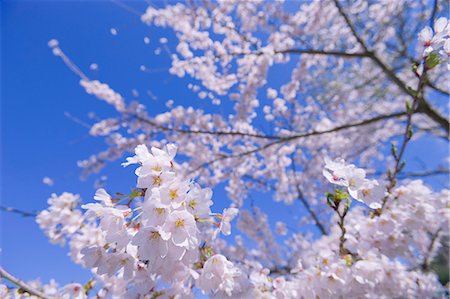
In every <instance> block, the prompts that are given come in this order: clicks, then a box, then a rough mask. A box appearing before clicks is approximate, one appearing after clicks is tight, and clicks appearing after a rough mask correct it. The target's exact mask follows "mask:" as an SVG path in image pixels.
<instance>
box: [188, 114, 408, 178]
mask: <svg viewBox="0 0 450 299" xmlns="http://www.w3.org/2000/svg"><path fill="white" fill-rule="evenodd" d="M404 115H406V112H396V113H392V114H386V115H379V116H376V117H373V118H370V119H365V120H362V121H359V122H356V123H350V124H345V125H342V126H338V127H335V128H332V129H329V130H324V131H315V130H313V131H311V132H307V133H302V134H297V135H292V136H287V137H282V136H279V137H278V139H277V140H275V141H273V142H269V143H267V144H265V145H263V146H260V147H257V148H255V149H253V150H250V151H246V152H241V153H237V154H233V155H223V156H221V157H220V158H217V159H215V160H211V161H209V162H206V163H203V164H202V165H201V166H199V167H197V168H196V169H194V170H193V172H197V171H198V170H199V169H201V168H203V167H206V166H209V165H212V164H214V163H216V162H218V161H221V160H226V159H230V158H239V157H243V156H247V155H250V154H254V153H256V152H259V151H262V150H265V149H267V148H269V147H272V146H274V145H277V144H280V143H283V142H288V141H292V140H296V139H301V138H305V137H310V136H319V135H323V134H328V133H334V132H338V131H342V130H345V129H350V128H356V127H360V126H365V125H369V124H372V123H376V122H378V121H381V120H385V119H389V118H395V117H400V116H404Z"/></svg>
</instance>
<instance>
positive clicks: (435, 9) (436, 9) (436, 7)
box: [430, 0, 438, 28]
mask: <svg viewBox="0 0 450 299" xmlns="http://www.w3.org/2000/svg"><path fill="white" fill-rule="evenodd" d="M437 11H438V0H434V3H433V10H432V11H431V16H430V27H431V28H433V25H434V19H435V18H436V13H437Z"/></svg>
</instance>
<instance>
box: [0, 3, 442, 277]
mask: <svg viewBox="0 0 450 299" xmlns="http://www.w3.org/2000/svg"><path fill="white" fill-rule="evenodd" d="M132 5H133V7H134V8H136V9H137V10H139V11H140V12H143V11H144V10H145V7H146V5H145V3H144V2H142V3H133V4H132ZM112 27H114V28H116V29H117V31H118V34H117V35H116V36H113V35H112V34H111V33H110V29H111V28H112ZM1 30H2V32H1V38H2V40H1V46H2V47H1V51H2V52H1V55H2V61H1V63H2V65H1V92H2V93H1V126H2V131H1V134H2V136H1V152H2V161H1V163H2V164H1V179H2V184H1V203H2V205H4V206H12V207H16V208H19V209H23V210H27V211H33V210H41V209H44V208H46V206H47V204H46V200H47V198H48V197H49V196H50V194H51V193H52V192H56V193H61V192H63V191H68V192H73V193H79V194H81V195H82V198H83V199H84V200H90V199H91V197H92V194H93V193H94V187H93V185H94V180H95V179H96V177H90V178H88V179H87V180H86V181H81V180H80V179H79V176H80V174H81V170H80V169H79V168H78V167H77V165H76V161H77V160H80V159H84V158H87V157H89V155H91V154H93V153H95V152H98V151H100V150H103V149H105V145H104V143H103V141H102V140H101V139H95V138H93V137H90V136H89V135H88V130H87V129H86V128H85V127H83V126H81V125H79V124H77V123H75V122H73V121H71V120H69V119H68V118H67V117H65V116H64V113H65V112H69V113H70V114H71V115H73V116H75V117H78V118H80V119H81V120H83V121H85V122H87V123H92V120H90V119H89V118H88V116H87V115H88V113H89V112H90V111H95V112H96V113H97V114H98V115H100V116H110V115H111V116H112V115H114V113H113V110H112V109H111V108H110V107H109V106H107V105H106V104H104V103H103V102H100V101H98V100H96V99H95V98H93V97H92V96H89V95H87V94H86V93H85V92H84V91H83V89H82V88H81V87H80V86H79V84H78V80H79V79H78V78H77V77H76V76H75V75H74V74H72V73H71V72H70V71H69V70H68V69H67V68H66V67H65V66H64V64H63V63H62V62H61V61H60V59H59V58H57V57H55V56H53V55H52V54H51V51H50V49H49V48H48V46H47V42H48V40H49V39H52V38H56V39H58V40H59V41H60V44H61V46H62V48H63V49H64V51H65V52H66V54H67V55H68V56H69V57H71V59H72V60H73V61H74V62H75V63H76V64H77V65H78V66H79V67H80V68H82V69H83V70H84V71H85V72H86V73H87V74H88V76H90V77H91V78H98V79H100V80H101V81H103V82H106V83H108V84H109V85H110V86H112V87H113V88H114V89H116V90H118V91H119V92H121V93H122V94H123V95H124V96H125V97H126V98H127V99H132V98H133V97H132V94H131V90H132V89H136V90H138V91H139V93H140V94H141V97H140V100H141V101H143V102H145V103H146V104H147V106H148V107H151V109H149V110H150V111H151V112H153V113H156V112H161V111H163V110H164V101H165V100H167V99H172V98H173V99H174V100H175V101H176V103H178V104H184V105H187V104H193V105H195V106H196V107H202V106H205V105H206V104H205V102H202V101H200V100H198V99H197V100H195V101H188V100H187V99H195V95H194V94H193V93H192V92H191V91H189V90H188V89H187V87H186V85H187V82H188V81H189V80H187V79H179V78H177V77H174V76H171V75H169V74H168V72H167V70H168V66H169V65H170V60H169V58H168V56H167V55H166V54H164V53H163V54H162V55H160V56H155V55H153V51H154V49H155V48H157V47H158V46H159V43H158V40H159V37H161V36H168V37H169V41H170V42H169V44H170V43H171V41H173V40H174V38H173V34H171V33H170V32H169V31H164V30H162V29H157V28H154V27H152V28H150V27H148V26H146V25H144V24H142V23H141V22H140V19H139V17H138V16H136V15H134V14H132V13H129V12H127V11H125V10H124V9H122V8H119V7H118V6H117V5H115V4H113V3H111V2H107V1H89V2H76V1H67V2H66V1H60V2H57V1H48V2H44V1H3V2H2V3H1ZM145 36H148V37H149V38H150V40H151V42H150V44H149V45H146V44H144V42H143V39H144V37H145ZM91 63H96V64H98V66H99V70H98V71H95V72H93V71H90V70H89V65H90V64H91ZM142 64H144V65H146V66H147V68H149V69H153V70H156V72H154V73H151V74H144V73H141V72H140V71H139V67H140V65H142ZM147 90H150V91H151V92H152V93H153V94H154V95H156V96H157V97H158V99H157V100H153V99H151V98H150V97H149V96H147V95H146V91H147ZM209 107H210V106H208V107H206V108H209ZM213 109H218V108H217V107H216V108H213ZM410 152H411V153H414V154H409V157H410V158H412V157H415V156H418V157H421V159H422V160H424V161H425V162H426V163H427V164H428V165H429V167H430V168H433V167H434V166H436V165H437V164H438V163H439V162H441V161H442V158H443V157H445V156H446V155H447V144H446V143H445V142H443V141H436V142H433V143H431V144H430V143H429V141H423V142H419V143H418V144H417V145H412V146H411V150H410ZM417 165H419V164H417ZM104 174H106V175H107V176H108V186H112V188H113V191H123V190H128V189H129V187H130V186H132V185H133V184H134V182H135V176H134V173H133V171H132V170H131V169H123V168H122V167H121V166H120V164H119V163H112V164H111V165H109V166H108V167H107V168H106V169H105V171H104ZM44 176H49V177H51V178H52V179H54V181H55V185H54V186H53V187H49V186H46V185H44V184H43V183H42V178H43V177H44ZM442 182H445V179H442V178H441V179H440V182H439V184H437V185H436V186H439V185H440V184H442ZM256 196H262V195H256ZM215 197H216V198H221V199H222V198H224V197H225V194H224V193H223V191H221V190H218V191H217V192H216V193H215ZM226 205H227V202H226V201H222V202H221V203H219V205H218V206H216V209H217V210H220V209H221V208H222V207H223V206H226ZM263 208H265V209H270V207H269V206H264V207H263ZM280 209H281V210H283V211H287V210H289V208H288V207H284V206H283V207H282V208H280ZM293 209H299V207H298V206H296V207H294V208H293ZM0 219H1V226H2V227H1V250H2V251H1V253H0V258H1V264H2V265H4V267H5V268H6V269H8V270H9V271H11V272H12V273H14V274H15V275H17V276H19V277H21V278H23V279H26V280H29V279H34V278H38V277H40V278H41V279H42V281H43V282H47V281H48V280H49V279H51V278H53V277H55V278H57V280H58V281H59V282H61V283H67V282H70V281H74V280H75V281H80V282H86V281H87V280H88V279H89V278H90V274H89V272H88V271H86V270H83V269H82V268H81V267H80V266H78V265H75V264H73V263H72V262H71V261H70V259H69V258H68V257H67V249H66V248H61V247H59V246H55V245H52V244H50V243H48V241H47V239H46V237H45V236H44V234H43V233H42V232H41V231H40V230H39V228H38V226H37V224H36V223H35V221H34V219H32V218H22V217H20V216H18V215H15V214H8V213H1V214H0Z"/></svg>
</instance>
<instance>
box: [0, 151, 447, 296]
mask: <svg viewBox="0 0 450 299" xmlns="http://www.w3.org/2000/svg"><path fill="white" fill-rule="evenodd" d="M175 154H176V147H175V146H174V145H172V144H169V145H167V146H166V147H165V149H164V150H161V149H158V148H151V150H150V151H149V150H148V148H147V147H146V146H145V145H140V146H138V147H136V150H135V156H133V157H130V158H127V161H126V162H125V163H123V164H122V165H123V166H128V165H130V164H138V165H139V167H138V168H137V169H136V175H137V176H138V180H137V188H136V189H135V190H134V191H133V192H132V193H131V194H130V195H128V196H125V195H122V194H118V195H117V197H114V196H111V195H110V194H108V193H107V192H106V190H105V189H98V190H97V192H96V193H95V196H94V199H95V203H88V204H85V205H82V206H81V207H82V208H83V209H84V210H85V213H84V214H82V213H81V212H80V210H79V209H77V204H79V197H78V196H76V195H73V194H70V193H64V194H62V195H61V196H59V197H57V196H56V195H52V197H51V198H50V199H49V201H48V203H49V205H50V207H49V208H48V209H47V210H44V211H42V212H41V213H40V214H39V215H38V217H37V222H38V223H39V225H40V226H41V228H42V229H43V230H44V232H45V233H46V234H47V236H48V237H49V238H50V240H51V241H52V242H55V243H60V244H61V243H62V242H63V241H64V239H68V240H69V245H70V249H71V256H72V258H73V260H74V261H75V262H77V263H80V264H82V265H83V266H84V267H86V268H88V269H90V270H91V271H92V273H93V275H94V277H95V280H94V281H95V282H96V283H98V285H99V287H98V288H94V287H95V283H93V281H89V282H88V283H87V284H85V285H82V284H79V283H72V284H69V285H66V286H64V287H62V288H59V289H58V287H57V285H56V283H55V282H51V283H50V284H49V285H40V284H36V283H34V282H32V285H33V286H34V287H35V288H36V289H39V290H40V291H42V292H44V293H45V294H46V295H48V296H49V298H64V299H65V298H77V299H82V298H88V294H89V297H91V295H92V293H93V292H94V297H95V298H109V297H111V298H144V297H145V296H146V295H147V296H148V295H150V296H153V297H154V298H194V297H195V292H196V291H199V290H201V291H202V292H203V293H204V294H208V295H211V296H212V297H213V298H315V297H320V298H336V297H363V296H365V297H367V298H395V297H401V296H405V295H406V296H407V297H408V298H441V297H442V296H444V289H443V287H442V286H441V285H440V283H439V282H438V281H437V279H436V276H435V275H434V274H431V273H429V272H424V271H422V269H423V268H424V267H427V265H428V263H429V262H430V261H431V260H432V259H433V257H434V254H435V253H436V252H437V250H438V249H439V243H438V242H437V241H436V240H439V239H440V238H441V237H442V236H443V235H447V234H448V232H447V231H446V227H448V225H449V220H450V211H449V209H448V196H449V195H450V193H449V191H448V190H444V191H441V192H440V193H434V192H432V191H431V190H430V189H429V188H428V187H426V186H425V185H424V184H423V182H421V181H419V180H416V181H411V182H409V183H405V184H403V185H401V186H399V187H397V188H395V189H394V190H393V191H392V193H391V194H389V195H388V197H387V198H388V199H389V200H388V201H387V203H386V205H385V206H384V209H383V210H382V211H381V212H378V213H374V212H373V210H371V209H366V208H364V207H363V206H357V207H354V208H352V209H350V211H349V213H348V215H347V222H346V235H345V237H346V242H345V252H344V253H342V252H340V251H339V242H340V235H341V228H340V227H339V226H336V225H335V226H331V228H330V232H329V234H327V235H324V236H322V237H320V238H318V239H317V238H311V237H308V236H307V235H304V234H302V233H293V234H291V235H289V237H288V238H287V239H286V243H287V244H288V245H289V250H288V251H283V250H282V249H281V248H277V247H274V246H275V243H276V242H275V240H274V237H273V236H272V235H271V229H270V225H269V224H268V223H267V215H265V214H264V213H262V212H261V211H260V210H259V209H257V208H254V210H253V212H251V213H250V212H247V211H243V212H242V214H241V217H240V220H239V223H238V227H239V229H240V231H241V232H244V233H247V234H248V235H249V236H250V237H251V238H252V239H253V240H254V241H256V242H257V243H258V244H259V245H258V250H256V249H251V247H249V246H248V245H247V244H245V243H244V242H243V240H242V239H241V237H240V236H239V235H237V236H236V240H235V242H234V243H233V244H227V242H226V241H225V240H222V239H218V238H217V234H218V233H220V232H222V233H223V234H224V235H229V234H231V226H230V222H231V221H232V220H233V218H234V217H235V216H236V214H237V209H235V208H228V209H225V210H224V211H223V213H222V214H214V213H211V210H210V206H211V205H212V204H213V202H212V200H211V198H212V192H211V190H210V189H202V188H201V187H200V186H199V185H198V184H195V183H194V182H193V181H188V180H185V179H183V178H182V176H180V174H179V172H178V170H179V168H180V165H178V164H176V163H175V161H174V157H175ZM323 174H324V176H325V178H326V179H327V180H328V181H330V182H331V183H333V184H335V185H338V186H339V187H343V188H346V190H348V192H349V193H350V194H351V195H352V197H354V198H355V199H356V200H359V201H362V202H364V203H366V204H367V205H369V206H370V205H372V204H374V203H379V202H381V201H382V199H383V198H385V197H386V194H384V192H380V193H379V192H373V189H374V188H377V186H378V185H377V183H376V182H375V181H373V180H367V179H366V178H365V171H364V170H363V169H361V168H357V167H356V166H355V165H352V164H346V163H345V162H344V161H343V160H342V159H337V160H335V161H332V160H330V159H326V161H325V163H324V165H323ZM364 190H367V191H364ZM366 193H367V194H369V193H373V194H374V195H371V196H368V195H367V194H366ZM361 194H363V195H364V194H365V195H364V196H361ZM375 194H377V195H375ZM324 200H325V199H324ZM379 210H380V209H378V211H379ZM71 214H73V215H71ZM335 218H336V216H334V217H333V219H331V222H332V223H335V222H336V219H335ZM258 222H261V223H262V224H260V223H258ZM277 227H280V230H281V231H283V230H285V229H286V228H285V227H284V225H283V224H282V223H278V224H277ZM284 234H286V232H284ZM280 255H284V256H285V258H284V259H281V258H280ZM399 281H401V284H400V285H399V284H398V282H399ZM1 291H2V292H3V293H4V294H5V296H4V297H5V298H8V299H9V298H28V297H29V296H28V294H27V293H23V292H22V293H20V292H19V293H18V290H17V289H16V290H9V289H8V288H7V287H6V286H5V285H2V286H1ZM368 294H370V295H368ZM171 296H173V297H171Z"/></svg>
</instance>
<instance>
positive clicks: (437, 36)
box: [419, 17, 450, 70]
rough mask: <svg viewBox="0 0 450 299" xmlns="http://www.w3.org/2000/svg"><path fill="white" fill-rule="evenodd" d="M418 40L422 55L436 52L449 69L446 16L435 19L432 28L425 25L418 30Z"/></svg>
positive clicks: (449, 25)
mask: <svg viewBox="0 0 450 299" xmlns="http://www.w3.org/2000/svg"><path fill="white" fill-rule="evenodd" d="M419 40H420V42H421V43H422V44H421V46H422V47H423V56H424V57H426V56H429V55H430V54H431V53H436V54H437V55H439V56H440V57H441V59H442V60H443V61H446V62H447V68H448V69H449V70H450V22H449V20H447V18H444V17H441V18H439V19H437V20H436V22H435V23H434V26H433V28H431V27H429V26H425V27H424V28H423V29H422V30H421V31H420V32H419Z"/></svg>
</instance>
